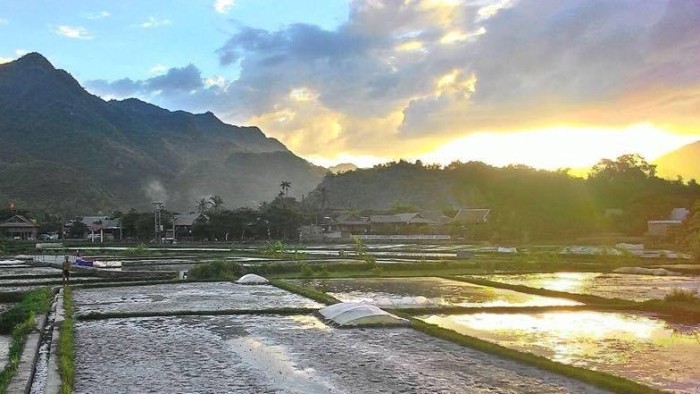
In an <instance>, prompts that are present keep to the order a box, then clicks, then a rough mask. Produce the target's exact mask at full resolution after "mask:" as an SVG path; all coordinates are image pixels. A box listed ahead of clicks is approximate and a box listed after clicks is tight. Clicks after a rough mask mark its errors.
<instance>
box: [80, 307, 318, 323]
mask: <svg viewBox="0 0 700 394" xmlns="http://www.w3.org/2000/svg"><path fill="white" fill-rule="evenodd" d="M314 312H316V308H268V309H217V310H210V311H152V312H148V311H146V312H105V313H101V312H90V313H88V314H85V315H78V316H77V317H76V318H77V319H78V320H80V321H90V320H105V319H129V318H137V317H167V316H221V315H283V316H290V315H308V314H311V313H314Z"/></svg>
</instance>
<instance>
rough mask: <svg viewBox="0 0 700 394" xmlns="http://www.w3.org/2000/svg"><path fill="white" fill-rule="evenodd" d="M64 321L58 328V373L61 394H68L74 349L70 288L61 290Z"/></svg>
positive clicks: (73, 377) (73, 373) (71, 390)
mask: <svg viewBox="0 0 700 394" xmlns="http://www.w3.org/2000/svg"><path fill="white" fill-rule="evenodd" d="M63 310H64V312H65V313H64V319H63V321H62V322H61V325H60V327H59V336H58V350H57V354H58V372H59V374H60V375H61V389H60V390H61V393H63V394H70V393H72V392H73V386H74V384H75V364H74V362H75V348H74V341H73V338H74V330H75V323H74V321H73V298H72V294H71V288H70V287H68V286H66V287H65V288H64V289H63Z"/></svg>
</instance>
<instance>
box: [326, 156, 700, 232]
mask: <svg viewBox="0 0 700 394" xmlns="http://www.w3.org/2000/svg"><path fill="white" fill-rule="evenodd" d="M320 188H324V189H325V190H326V191H327V194H328V198H329V201H330V203H331V206H335V207H346V206H356V207H361V209H366V210H367V211H366V212H361V214H362V215H365V214H368V213H371V211H370V210H373V211H374V212H376V213H379V211H383V212H387V211H389V210H390V209H391V207H392V205H394V206H414V207H416V208H418V209H420V210H424V211H440V212H441V213H444V214H446V215H447V216H451V215H453V214H454V213H456V211H455V209H459V208H462V207H484V208H491V214H490V216H489V219H488V223H485V224H483V225H482V224H480V225H478V226H471V227H470V226H468V225H467V226H461V225H456V226H452V228H451V229H450V230H451V233H452V235H453V236H457V237H467V238H468V239H470V240H482V241H493V242H503V241H508V242H518V243H519V242H533V241H542V240H547V241H552V240H572V239H575V238H577V237H581V236H588V235H592V234H599V233H607V232H615V233H620V234H628V235H642V234H643V233H644V232H645V231H646V222H647V220H649V219H662V218H666V217H667V216H668V215H669V213H670V211H671V209H673V208H675V207H689V206H691V205H692V203H693V202H694V201H696V200H700V185H698V184H697V183H695V182H689V183H688V184H685V183H683V182H679V181H669V180H665V179H662V178H659V177H657V176H656V171H655V167H654V166H653V165H651V164H649V163H647V162H646V161H645V160H644V159H642V158H641V157H639V156H638V155H623V156H620V157H618V158H617V159H615V160H609V159H605V160H601V161H600V162H599V163H598V164H597V165H596V166H595V167H594V168H593V171H592V173H591V174H590V175H589V176H588V178H586V179H583V178H578V177H574V176H571V175H570V174H569V173H568V172H567V171H566V170H560V171H544V170H536V169H534V168H530V167H526V166H522V165H511V166H507V167H502V168H498V167H493V166H490V165H487V164H484V163H481V162H469V163H459V162H455V163H452V164H450V165H448V166H445V167H440V166H436V165H423V164H422V163H421V162H416V163H409V162H406V161H399V162H394V163H388V164H384V165H378V166H375V167H374V168H371V169H359V170H356V171H351V172H346V173H343V174H338V175H334V174H328V175H326V177H325V179H324V180H323V182H322V183H321V185H320V186H319V189H320Z"/></svg>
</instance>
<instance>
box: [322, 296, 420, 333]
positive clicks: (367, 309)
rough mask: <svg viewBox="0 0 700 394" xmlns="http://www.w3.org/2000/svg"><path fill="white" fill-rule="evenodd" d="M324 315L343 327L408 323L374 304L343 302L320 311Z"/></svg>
mask: <svg viewBox="0 0 700 394" xmlns="http://www.w3.org/2000/svg"><path fill="white" fill-rule="evenodd" d="M319 313H321V315H322V316H323V317H325V318H326V319H328V320H330V321H332V322H334V323H336V324H338V325H339V326H341V327H361V326H375V325H382V326H396V325H408V320H406V319H403V318H400V317H398V316H396V315H392V314H391V313H389V312H386V311H384V310H382V309H380V308H378V307H376V306H374V305H367V304H361V303H356V302H343V303H339V304H335V305H331V306H329V307H326V308H323V309H321V310H320V311H319Z"/></svg>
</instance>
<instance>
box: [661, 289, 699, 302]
mask: <svg viewBox="0 0 700 394" xmlns="http://www.w3.org/2000/svg"><path fill="white" fill-rule="evenodd" d="M664 301H666V302H687V303H691V304H692V303H695V304H700V297H698V293H696V292H695V291H693V290H686V289H679V288H674V289H672V290H671V292H670V293H668V294H666V296H665V297H664Z"/></svg>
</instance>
